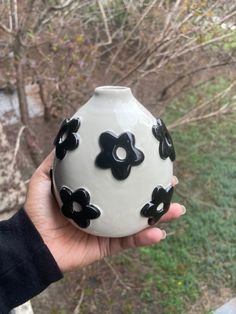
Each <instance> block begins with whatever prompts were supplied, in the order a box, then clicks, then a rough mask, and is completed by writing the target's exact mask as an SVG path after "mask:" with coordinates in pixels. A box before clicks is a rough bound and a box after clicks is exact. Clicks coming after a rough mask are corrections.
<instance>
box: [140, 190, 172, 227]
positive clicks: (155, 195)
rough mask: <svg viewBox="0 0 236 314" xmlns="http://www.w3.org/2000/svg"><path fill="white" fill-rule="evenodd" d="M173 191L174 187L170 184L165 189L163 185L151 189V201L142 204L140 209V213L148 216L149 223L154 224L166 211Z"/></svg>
mask: <svg viewBox="0 0 236 314" xmlns="http://www.w3.org/2000/svg"><path fill="white" fill-rule="evenodd" d="M173 192H174V188H173V187H172V186H170V187H169V188H167V189H166V190H165V189H164V188H163V187H161V186H158V187H156V188H155V189H154V190H153V192H152V200H151V202H150V203H147V204H146V205H144V207H143V208H142V209H141V215H142V216H143V217H147V218H149V219H148V224H149V225H154V224H155V223H156V222H157V221H158V220H159V219H160V218H161V216H163V215H164V214H165V213H167V211H168V209H169V207H170V202H171V198H172V195H173ZM160 205H161V206H160Z"/></svg>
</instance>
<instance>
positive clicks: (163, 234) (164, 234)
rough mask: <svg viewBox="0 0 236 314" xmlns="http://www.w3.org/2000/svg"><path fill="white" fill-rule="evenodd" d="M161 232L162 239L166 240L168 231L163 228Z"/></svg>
mask: <svg viewBox="0 0 236 314" xmlns="http://www.w3.org/2000/svg"><path fill="white" fill-rule="evenodd" d="M161 232H162V240H164V239H165V238H166V232H165V230H161Z"/></svg>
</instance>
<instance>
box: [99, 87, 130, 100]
mask: <svg viewBox="0 0 236 314" xmlns="http://www.w3.org/2000/svg"><path fill="white" fill-rule="evenodd" d="M94 94H95V96H106V97H107V96H108V97H109V96H114V95H119V97H127V96H130V95H132V92H131V89H130V88H129V87H126V86H115V85H114V86H112V85H107V86H106V85H105V86H99V87H96V88H95V93H94Z"/></svg>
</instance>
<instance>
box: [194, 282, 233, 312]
mask: <svg viewBox="0 0 236 314" xmlns="http://www.w3.org/2000/svg"><path fill="white" fill-rule="evenodd" d="M233 297H235V295H234V293H233V291H231V289H229V288H225V287H219V288H218V289H214V290H213V289H209V288H208V287H207V286H206V285H204V286H202V294H201V297H200V298H199V299H198V301H197V302H196V303H195V304H194V305H193V306H192V307H191V308H190V310H189V312H188V314H203V313H208V312H210V311H211V310H216V309H217V308H218V307H220V306H221V305H223V304H224V303H226V302H228V301H229V300H230V299H232V298H233Z"/></svg>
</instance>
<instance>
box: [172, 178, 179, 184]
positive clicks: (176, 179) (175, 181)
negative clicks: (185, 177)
mask: <svg viewBox="0 0 236 314" xmlns="http://www.w3.org/2000/svg"><path fill="white" fill-rule="evenodd" d="M178 183H179V179H178V178H177V177H176V176H173V177H172V180H171V185H172V186H175V185H177V184H178Z"/></svg>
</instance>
